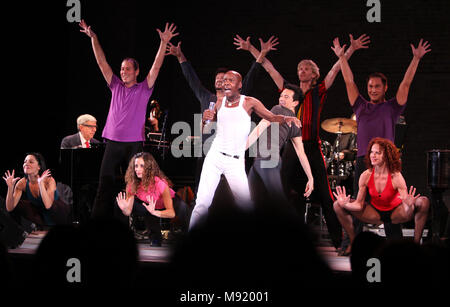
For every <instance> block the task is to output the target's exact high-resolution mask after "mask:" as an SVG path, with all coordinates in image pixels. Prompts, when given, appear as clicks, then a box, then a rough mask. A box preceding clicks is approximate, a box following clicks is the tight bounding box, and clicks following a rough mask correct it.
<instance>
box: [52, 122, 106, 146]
mask: <svg viewBox="0 0 450 307" xmlns="http://www.w3.org/2000/svg"><path fill="white" fill-rule="evenodd" d="M77 128H78V133H75V134H72V135H68V136H66V137H65V138H63V139H62V141H61V149H67V148H90V147H91V144H99V143H100V142H99V141H98V140H96V139H94V135H95V132H96V131H97V119H95V117H94V116H92V115H90V114H83V115H81V116H78V118H77Z"/></svg>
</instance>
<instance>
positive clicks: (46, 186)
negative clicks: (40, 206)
mask: <svg viewBox="0 0 450 307" xmlns="http://www.w3.org/2000/svg"><path fill="white" fill-rule="evenodd" d="M38 186H39V193H40V195H41V198H42V202H43V203H44V206H45V208H46V209H50V208H51V207H52V205H53V202H54V200H55V191H56V182H55V179H53V177H51V173H50V170H48V169H47V170H45V171H44V172H43V173H42V175H41V176H40V177H39V178H38Z"/></svg>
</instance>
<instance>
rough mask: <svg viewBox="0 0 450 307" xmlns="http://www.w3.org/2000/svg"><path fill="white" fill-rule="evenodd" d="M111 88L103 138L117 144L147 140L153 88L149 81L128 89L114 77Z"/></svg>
mask: <svg viewBox="0 0 450 307" xmlns="http://www.w3.org/2000/svg"><path fill="white" fill-rule="evenodd" d="M109 88H110V89H111V92H112V97H111V105H110V106H109V112H108V118H107V119H106V124H105V128H104V129H103V133H102V137H103V138H105V139H108V140H111V141H117V142H139V141H144V140H145V134H144V132H145V130H144V129H145V114H146V110H147V103H148V100H149V99H150V96H151V95H152V92H153V88H148V83H147V80H144V81H142V82H140V83H136V84H134V85H133V86H132V87H130V88H127V87H126V86H125V85H124V83H123V82H122V81H121V80H120V79H119V78H118V77H117V76H116V75H113V76H112V78H111V83H110V84H109Z"/></svg>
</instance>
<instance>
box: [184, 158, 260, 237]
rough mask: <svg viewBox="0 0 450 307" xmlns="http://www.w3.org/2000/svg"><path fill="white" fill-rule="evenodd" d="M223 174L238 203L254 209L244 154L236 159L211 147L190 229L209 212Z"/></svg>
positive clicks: (240, 205) (243, 206)
mask: <svg viewBox="0 0 450 307" xmlns="http://www.w3.org/2000/svg"><path fill="white" fill-rule="evenodd" d="M222 174H224V176H225V178H226V179H227V181H228V185H229V186H230V189H231V191H232V192H233V196H234V199H235V201H236V204H237V205H238V206H239V207H240V208H241V209H243V210H247V211H248V210H251V209H253V204H252V202H251V199H250V189H249V187H248V180H247V174H246V172H245V159H244V157H243V156H242V157H239V159H236V158H233V157H228V156H225V155H223V154H221V153H220V152H217V151H215V150H212V149H211V150H210V151H209V152H208V154H207V155H206V158H205V161H204V163H203V168H202V173H201V175H200V183H199V185H198V192H197V199H196V201H195V207H194V210H193V211H192V215H191V221H190V224H189V229H192V227H194V226H195V225H196V224H197V223H198V222H199V221H200V220H201V219H203V218H204V217H206V215H207V214H208V209H209V207H210V206H211V203H212V200H213V198H214V193H215V191H216V188H217V185H218V184H219V182H220V176H221V175H222Z"/></svg>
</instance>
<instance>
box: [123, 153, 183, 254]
mask: <svg viewBox="0 0 450 307" xmlns="http://www.w3.org/2000/svg"><path fill="white" fill-rule="evenodd" d="M125 182H126V184H127V186H126V193H119V195H118V196H117V197H116V201H117V205H118V206H119V208H120V209H121V210H122V213H123V214H124V215H126V216H130V215H133V216H144V221H145V224H146V226H147V228H148V230H149V232H150V240H151V244H152V245H154V246H161V239H162V236H161V227H160V223H159V218H174V217H175V210H174V207H173V200H172V198H173V197H174V196H175V192H174V191H173V190H172V189H171V188H170V186H169V185H170V184H171V183H170V180H169V179H168V178H167V177H166V176H165V175H164V173H163V172H162V171H161V170H160V168H159V166H158V163H156V161H155V159H154V158H153V156H152V155H151V154H149V153H148V152H140V153H137V154H135V155H134V156H133V158H131V160H130V163H129V165H128V169H127V172H126V174H125Z"/></svg>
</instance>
